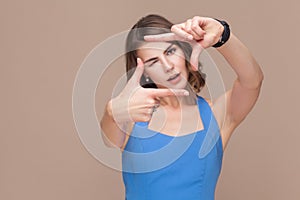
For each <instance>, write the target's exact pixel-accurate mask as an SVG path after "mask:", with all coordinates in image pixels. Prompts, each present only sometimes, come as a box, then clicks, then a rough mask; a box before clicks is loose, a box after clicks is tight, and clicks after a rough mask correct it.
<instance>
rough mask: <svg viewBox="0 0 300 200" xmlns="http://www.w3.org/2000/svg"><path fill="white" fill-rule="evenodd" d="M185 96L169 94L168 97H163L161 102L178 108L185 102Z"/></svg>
mask: <svg viewBox="0 0 300 200" xmlns="http://www.w3.org/2000/svg"><path fill="white" fill-rule="evenodd" d="M183 100H184V97H181V96H168V97H161V98H160V104H161V105H162V106H166V107H170V108H172V109H178V108H180V107H181V106H182V103H183V102H184V101H183Z"/></svg>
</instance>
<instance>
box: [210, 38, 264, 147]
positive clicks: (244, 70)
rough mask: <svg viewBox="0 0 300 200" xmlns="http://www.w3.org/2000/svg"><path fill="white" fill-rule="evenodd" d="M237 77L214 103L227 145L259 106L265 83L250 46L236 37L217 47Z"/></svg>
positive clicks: (224, 141)
mask: <svg viewBox="0 0 300 200" xmlns="http://www.w3.org/2000/svg"><path fill="white" fill-rule="evenodd" d="M217 50H218V51H219V52H220V53H221V54H222V55H223V56H224V58H225V59H226V60H227V62H228V63H229V64H230V66H231V67H232V69H233V70H234V71H235V73H236V74H237V78H236V80H235V81H234V84H233V86H232V88H231V89H230V90H229V91H227V92H226V93H225V94H224V95H222V96H221V97H220V98H218V99H217V100H216V101H215V102H214V103H213V109H214V110H215V111H216V113H217V117H218V118H219V120H220V121H223V124H222V126H221V132H222V137H223V143H224V144H225V145H226V144H227V143H228V140H229V138H230V136H231V135H232V133H233V130H234V129H235V128H236V127H237V126H238V125H239V124H240V123H241V122H242V121H243V120H244V119H245V118H246V116H247V115H248V114H249V112H250V111H251V110H252V108H253V106H254V105H255V103H256V101H257V99H258V96H259V93H260V89H261V86H262V82H263V78H264V76H263V72H262V70H261V68H260V66H259V65H258V63H257V62H256V60H255V59H254V58H253V56H252V55H251V53H250V52H249V50H248V49H247V47H246V46H245V45H244V44H243V43H242V42H241V41H240V40H239V39H238V38H237V37H236V36H235V35H234V34H232V33H231V36H230V38H229V40H228V41H227V43H225V44H224V45H223V46H221V47H219V48H217ZM225 102H226V103H225Z"/></svg>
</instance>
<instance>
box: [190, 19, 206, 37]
mask: <svg viewBox="0 0 300 200" xmlns="http://www.w3.org/2000/svg"><path fill="white" fill-rule="evenodd" d="M199 20H200V19H199V18H195V17H194V18H193V19H192V21H191V28H192V30H193V31H194V33H195V34H197V35H198V36H199V37H200V39H203V37H204V35H205V33H206V32H205V31H204V30H203V29H202V28H201V27H200V21H199Z"/></svg>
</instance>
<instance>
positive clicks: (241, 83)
mask: <svg viewBox="0 0 300 200" xmlns="http://www.w3.org/2000/svg"><path fill="white" fill-rule="evenodd" d="M171 30H172V32H173V33H170V34H162V35H155V36H146V37H145V38H144V39H145V40H146V41H148V42H167V41H170V40H174V39H178V40H180V41H188V42H189V43H190V44H191V46H192V48H193V52H192V56H191V60H190V62H191V64H192V66H193V69H194V70H197V62H196V61H197V59H198V58H199V55H200V53H201V51H202V50H203V49H206V48H209V47H211V46H213V45H214V44H215V43H217V42H218V40H219V38H220V36H221V35H222V32H223V30H224V28H223V26H222V25H221V24H220V23H219V22H218V21H216V20H214V19H212V18H208V17H199V16H195V17H193V18H191V19H188V20H187V21H185V22H183V23H180V24H175V25H174V26H173V27H172V29H171ZM216 50H217V51H218V52H219V53H220V54H221V55H222V56H223V57H224V58H225V59H226V61H227V62H228V64H229V65H230V67H231V68H232V69H233V70H234V72H235V73H236V76H237V77H236V80H235V81H234V83H233V86H232V88H230V89H229V90H228V91H226V92H225V93H224V94H223V95H221V96H220V97H219V98H218V99H216V100H213V101H211V100H209V99H207V101H208V102H209V104H210V106H211V108H212V111H213V113H214V115H215V117H216V120H217V122H218V125H219V128H220V133H221V137H222V143H223V150H225V148H226V146H227V144H228V142H229V139H230V137H231V136H232V134H233V132H234V130H235V129H236V128H237V127H238V125H239V124H240V123H241V122H242V121H243V120H244V119H245V118H246V116H247V115H248V114H249V112H250V111H251V110H252V108H253V107H254V105H255V103H256V101H257V99H258V96H259V93H260V89H261V86H262V82H263V78H264V76H263V72H262V70H261V68H260V66H259V64H258V63H257V62H256V60H255V59H254V57H253V56H252V55H251V53H250V51H249V50H248V48H247V47H246V46H245V45H244V44H243V43H242V42H241V41H240V40H239V39H238V38H237V37H236V36H235V35H234V34H233V33H232V32H231V36H230V38H229V40H228V41H227V42H226V43H225V44H224V45H223V46H221V47H218V48H216ZM145 59H146V58H145ZM161 60H162V61H164V60H163V59H161ZM174 69H176V70H179V67H178V66H176V67H174ZM144 71H145V70H144V65H143V63H142V61H141V60H138V66H137V69H136V73H135V74H134V76H133V78H132V80H130V81H129V83H128V84H127V85H126V87H125V90H124V92H123V93H121V95H120V97H122V96H123V97H124V96H126V95H125V93H126V92H128V93H130V94H132V93H133V92H132V91H134V94H133V95H131V96H130V97H131V98H130V100H129V98H127V99H126V100H127V102H128V100H129V105H128V104H124V102H123V104H122V101H121V100H120V97H118V98H116V99H113V100H111V101H110V102H109V103H108V105H107V107H106V112H105V114H104V116H103V118H102V120H101V127H102V129H103V130H104V132H105V133H106V135H108V134H107V133H114V134H110V135H108V138H109V140H110V141H111V143H113V144H115V146H118V147H119V148H121V149H122V148H123V147H124V146H125V144H126V142H127V139H128V136H126V131H122V130H121V131H120V129H118V127H119V126H116V116H118V115H122V114H124V113H126V112H125V111H124V112H121V111H119V110H118V109H121V110H122V109H123V108H124V107H127V113H129V114H130V116H134V117H133V120H132V121H131V122H130V123H127V124H131V125H132V124H133V123H132V122H134V121H135V120H136V121H143V120H144V121H150V119H151V116H152V114H150V113H151V110H152V109H151V108H152V107H153V106H154V105H156V104H158V103H161V102H158V101H157V99H158V98H161V99H164V100H165V105H164V107H165V108H167V107H168V106H169V108H173V111H174V112H176V108H178V105H180V103H178V98H174V97H172V96H173V95H172V94H174V93H172V92H170V91H169V93H167V90H168V89H165V90H164V91H161V90H163V89H156V90H158V92H159V93H160V94H154V91H150V90H145V89H141V88H140V87H139V86H138V81H139V80H140V77H141V75H142V74H143V73H144ZM148 73H149V74H147V71H146V75H149V76H151V73H150V72H148ZM151 78H153V79H155V80H157V81H160V80H161V79H160V78H161V77H160V78H159V79H156V77H151ZM160 83H163V81H162V82H160ZM162 85H163V84H162ZM126 89H127V90H126ZM178 94H180V92H179V93H178ZM178 94H177V95H178ZM181 95H182V93H181ZM126 97H128V96H126ZM179 99H180V98H179ZM112 102H116V104H117V105H120V104H122V105H120V106H119V107H118V106H116V107H115V108H114V106H112ZM179 102H180V101H179ZM127 105H128V106H127ZM146 109H148V110H146ZM113 110H115V111H116V113H117V114H118V115H113V114H112V112H113ZM123 110H124V109H123ZM170 110H172V109H170ZM170 110H169V111H170ZM183 110H184V109H183ZM117 111H118V112H119V113H118V112H117ZM147 112H148V116H147V115H146V113H147ZM178 112H179V110H178ZM114 116H115V117H114ZM142 116H147V117H142ZM125 118H126V117H125ZM127 119H129V118H127ZM123 122H124V121H123ZM169 124H170V123H169ZM131 127H132V126H127V128H128V129H127V130H128V131H127V133H130V129H131Z"/></svg>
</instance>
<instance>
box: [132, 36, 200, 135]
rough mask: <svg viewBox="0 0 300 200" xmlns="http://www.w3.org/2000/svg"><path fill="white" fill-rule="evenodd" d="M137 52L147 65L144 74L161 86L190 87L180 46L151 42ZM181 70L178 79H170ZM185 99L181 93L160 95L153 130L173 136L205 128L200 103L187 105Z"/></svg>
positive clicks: (152, 125) (150, 126)
mask: <svg viewBox="0 0 300 200" xmlns="http://www.w3.org/2000/svg"><path fill="white" fill-rule="evenodd" d="M137 55H138V56H139V58H141V59H142V60H143V62H144V65H145V69H144V76H146V77H149V78H151V79H152V81H153V82H154V83H155V84H156V85H157V87H158V88H173V89H184V88H185V87H186V86H187V84H188V81H187V78H188V68H187V66H186V62H185V57H184V53H183V51H182V49H181V48H179V47H178V46H177V45H175V44H171V43H167V42H148V43H145V44H144V45H142V46H141V47H140V48H139V49H138V51H137ZM177 73H180V77H179V78H178V79H177V81H175V82H170V81H167V80H168V79H169V78H170V77H171V76H172V75H174V74H177ZM183 100H184V99H183V98H182V97H177V96H167V97H160V98H159V105H160V107H159V108H157V111H156V112H155V113H153V115H152V117H151V120H150V123H149V129H152V130H154V131H158V132H161V133H164V134H167V135H172V136H174V135H178V134H177V133H179V132H180V134H181V135H183V134H188V133H191V132H195V131H196V130H202V129H203V123H202V120H201V118H200V117H199V116H200V113H199V109H198V106H197V105H192V106H191V105H186V104H185V103H184V101H183Z"/></svg>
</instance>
